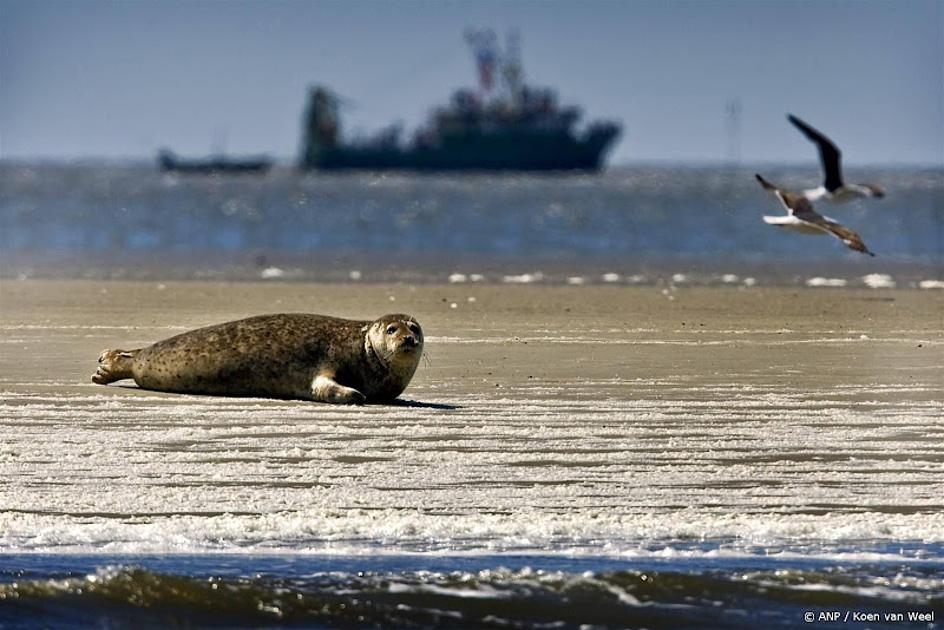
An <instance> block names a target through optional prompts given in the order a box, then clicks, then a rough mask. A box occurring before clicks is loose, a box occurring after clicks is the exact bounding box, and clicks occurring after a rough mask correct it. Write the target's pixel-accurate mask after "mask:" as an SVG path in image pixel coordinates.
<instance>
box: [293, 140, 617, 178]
mask: <svg viewBox="0 0 944 630" xmlns="http://www.w3.org/2000/svg"><path fill="white" fill-rule="evenodd" d="M616 135H617V134H616V133H608V134H605V136H603V137H589V138H584V139H576V138H574V137H572V136H569V135H556V136H555V135H543V136H541V135H537V136H530V137H526V136H518V137H516V136H514V135H508V134H504V135H498V134H496V135H495V136H487V135H475V136H468V137H464V138H455V139H451V140H450V141H448V142H444V143H443V144H441V145H438V146H428V147H423V146H418V147H411V148H408V149H400V148H397V147H376V146H344V145H342V146H336V147H324V148H322V149H321V150H320V151H319V152H318V154H317V156H315V159H314V160H312V161H311V163H309V164H307V165H306V166H307V167H308V168H316V169H322V170H344V169H349V170H356V169H361V170H415V171H572V170H577V171H597V170H599V169H600V167H601V166H602V164H603V157H604V155H605V152H606V150H607V149H608V148H609V146H610V145H611V144H612V142H613V140H615V137H616Z"/></svg>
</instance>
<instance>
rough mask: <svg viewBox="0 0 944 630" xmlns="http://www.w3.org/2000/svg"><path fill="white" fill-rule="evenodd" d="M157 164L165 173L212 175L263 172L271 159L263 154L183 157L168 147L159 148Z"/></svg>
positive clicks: (270, 164)
mask: <svg viewBox="0 0 944 630" xmlns="http://www.w3.org/2000/svg"><path fill="white" fill-rule="evenodd" d="M157 165H158V167H159V168H160V169H161V170H162V171H164V172H165V173H193V174H197V175H212V174H215V173H234V174H243V173H265V172H266V171H268V170H269V169H270V168H271V167H272V160H271V159H269V158H268V157H265V156H261V155H260V156H250V157H244V158H234V157H227V156H225V155H222V154H220V155H214V156H211V157H208V158H204V159H184V158H180V157H178V156H177V155H176V154H175V153H174V152H173V151H171V150H170V149H161V150H160V151H158V154H157Z"/></svg>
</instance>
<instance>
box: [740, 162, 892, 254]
mask: <svg viewBox="0 0 944 630" xmlns="http://www.w3.org/2000/svg"><path fill="white" fill-rule="evenodd" d="M754 177H756V178H757V181H759V182H760V185H761V186H763V187H764V190H769V191H771V192H773V193H774V194H775V195H776V196H777V199H779V200H780V203H782V204H783V207H784V208H786V209H787V214H786V215H780V216H776V217H771V216H764V223H768V224H770V225H776V226H778V227H782V228H787V229H789V230H794V231H796V232H801V233H803V234H832V235H833V236H835V237H836V238H838V239H839V240H840V241H842V242H843V243H844V244H845V245H846V247H848V248H849V249H854V250H856V251H857V252H862V253H863V254H868V255H869V256H874V255H875V254H873V253H872V252H870V251H869V248H868V247H866V246H865V243H863V242H862V238H861V237H860V236H859V235H858V234H856V233H855V231H853V230H850V229H849V228H847V227H846V226H844V225H842V224H840V223H838V222H836V221H834V220H833V219H830V218H829V217H825V216H823V215H821V214H820V213H818V212H816V210H813V204H812V203H810V200H809V199H807V198H806V197H804V196H803V195H799V194H797V193H793V192H790V191H788V190H782V189H780V188H777V187H776V186H774V185H773V184H771V183H770V182H768V181H767V180H766V179H764V178H763V177H761V176H760V175H756V174H755V175H754Z"/></svg>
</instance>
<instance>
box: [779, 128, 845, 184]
mask: <svg viewBox="0 0 944 630" xmlns="http://www.w3.org/2000/svg"><path fill="white" fill-rule="evenodd" d="M787 119H789V121H790V122H791V123H793V126H794V127H796V128H797V129H799V130H800V131H802V132H803V135H804V136H806V137H807V138H808V139H809V140H811V141H812V142H815V143H816V146H817V147H819V159H820V162H822V164H823V171H824V173H825V175H826V181H824V182H823V186H825V187H826V190H828V191H829V192H833V191H834V190H836V189H837V188H841V187H842V167H841V166H840V162H839V159H840V157H841V156H842V153H840V152H839V149H838V148H836V145H835V144H833V143H832V141H831V140H830V139H829V138H827V137H826V136H824V135H823V134H821V133H820V132H818V131H817V130H815V129H813V128H812V127H810V126H809V125H807V124H806V123H805V122H803V121H802V120H800V119H799V118H797V117H796V116H794V115H793V114H787Z"/></svg>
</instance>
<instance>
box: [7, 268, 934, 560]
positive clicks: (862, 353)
mask: <svg viewBox="0 0 944 630" xmlns="http://www.w3.org/2000/svg"><path fill="white" fill-rule="evenodd" d="M0 301H2V319H0V335H2V336H0V343H2V345H3V352H2V355H0V379H2V383H0V391H2V392H3V394H2V412H0V445H2V446H0V478H2V479H3V483H2V484H0V547H2V548H4V549H5V550H7V551H35V550H43V551H69V550H87V549H89V548H97V547H96V546H98V545H100V546H101V548H102V549H103V550H106V551H128V552H136V553H140V552H150V551H158V552H166V551H174V550H177V551H188V552H191V551H201V550H247V549H248V550H255V551H259V550H278V549H281V548H292V549H295V550H298V549H303V550H315V551H325V550H339V551H345V552H353V553H358V552H362V551H365V550H370V549H373V550H375V551H376V550H378V549H382V548H387V549H391V550H399V551H403V550H411V549H415V550H425V551H429V550H436V549H448V550H452V551H455V550H460V551H461V550H463V549H465V550H474V549H481V548H486V549H490V550H497V551H501V550H535V549H540V550H542V551H549V550H550V551H553V550H555V549H558V550H562V551H566V552H568V553H579V552H580V550H590V551H593V552H594V553H599V552H601V551H604V552H612V553H631V552H632V551H633V550H634V549H638V548H639V546H640V545H648V544H651V542H652V541H657V540H679V539H683V540H684V539H694V540H699V539H700V540H704V539H715V540H726V541H730V542H731V544H732V545H733V546H735V547H744V548H755V547H756V546H768V547H769V548H771V549H774V550H776V549H780V548H783V546H787V547H789V545H790V544H796V543H797V541H803V540H807V539H809V540H816V541H819V542H820V543H824V544H827V545H829V544H836V545H839V544H841V542H842V541H844V540H849V539H872V540H900V541H908V540H911V541H922V540H923V541H926V542H933V541H935V540H937V539H938V538H940V532H942V531H944V516H942V509H941V508H942V505H941V501H940V497H941V496H944V483H942V481H941V476H940V471H941V469H942V465H944V452H942V450H941V447H940V444H941V442H942V440H941V438H942V434H944V429H942V427H941V425H940V417H941V414H942V407H944V402H942V401H944V395H942V394H944V354H942V347H944V346H942V343H944V330H942V316H941V313H942V312H944V293H941V292H939V291H919V290H860V289H828V288H818V289H811V288H807V289H784V288H778V289H764V288H684V287H680V288H671V289H668V288H667V289H663V288H658V287H626V286H622V287H600V286H596V287H590V286H584V287H560V286H558V287H549V286H496V285H473V284H464V285H444V286H437V285H417V286H410V285H407V284H397V285H361V284H357V283H350V284H321V285H314V284H302V283H202V282H180V283H177V282H166V283H161V282H118V281H104V282H97V281H77V280H76V281H41V280H37V281H32V280H30V281H4V282H3V283H2V285H0ZM399 311H402V312H408V313H411V314H413V315H415V316H416V317H417V319H418V320H419V321H420V322H421V323H422V324H423V326H424V328H425V330H426V335H427V343H426V349H427V357H428V358H427V360H425V361H424V362H423V365H421V367H420V369H419V371H418V373H417V375H416V377H415V378H414V380H413V382H412V384H411V385H410V387H409V388H408V389H407V390H406V392H405V393H404V395H403V396H402V399H404V400H406V401H411V404H407V405H399V406H368V407H338V406H330V405H322V404H316V403H306V402H292V401H271V400H261V399H232V398H215V397H205V396H180V395H172V394H161V393H155V392H147V391H144V390H140V389H138V388H136V387H135V386H134V384H133V383H132V382H131V381H125V382H122V383H121V384H120V385H121V386H116V385H119V384H116V385H112V386H109V387H103V386H98V385H93V384H92V383H91V382H90V380H89V377H90V375H91V373H92V372H93V370H94V367H95V361H96V358H97V356H98V354H99V352H100V351H101V350H102V349H104V348H106V347H138V346H141V345H145V344H148V343H150V342H153V341H156V340H158V339H161V338H164V337H167V336H170V335H173V334H177V333H179V332H182V331H184V330H187V329H190V328H194V327H198V326H202V325H206V324H211V323H216V322H220V321H225V320H229V319H233V318H238V317H243V316H248V315H251V314H258V313H267V312H317V313H324V314H332V315H337V316H341V317H351V318H358V319H360V318H372V317H375V316H377V315H379V314H381V313H384V312H399Z"/></svg>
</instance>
